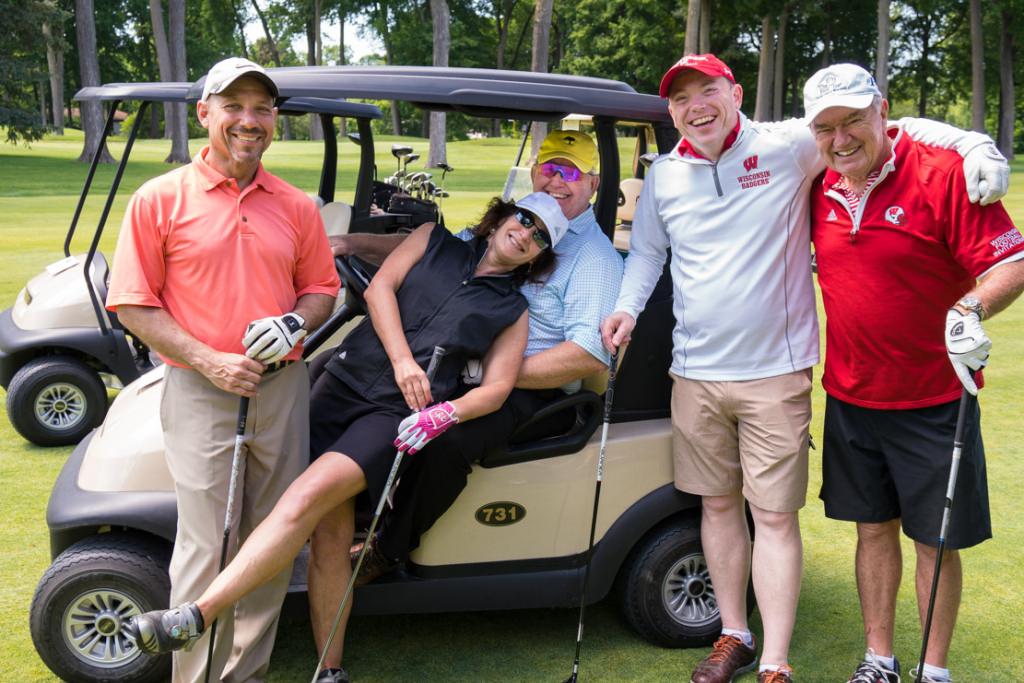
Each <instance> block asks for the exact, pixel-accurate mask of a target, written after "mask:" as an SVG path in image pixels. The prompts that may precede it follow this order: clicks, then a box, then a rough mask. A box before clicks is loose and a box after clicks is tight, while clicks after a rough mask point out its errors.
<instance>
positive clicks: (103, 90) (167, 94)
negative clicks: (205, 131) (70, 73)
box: [73, 81, 192, 102]
mask: <svg viewBox="0 0 1024 683" xmlns="http://www.w3.org/2000/svg"><path fill="white" fill-rule="evenodd" d="M191 87H192V83H190V82H188V81H177V82H169V83H162V82H155V83H105V84H103V85H91V86H86V87H84V88H82V89H81V90H79V91H78V92H76V93H75V96H74V98H73V99H75V100H78V101H87V100H99V101H110V100H145V101H147V102H185V101H186V99H187V96H188V93H189V89H190V88H191Z"/></svg>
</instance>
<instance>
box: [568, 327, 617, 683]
mask: <svg viewBox="0 0 1024 683" xmlns="http://www.w3.org/2000/svg"><path fill="white" fill-rule="evenodd" d="M620 350H621V347H619V348H617V349H615V352H614V353H612V362H611V364H610V365H609V367H608V389H607V390H605V392H604V420H603V422H602V423H601V448H600V449H599V450H598V452H597V481H596V482H595V484H594V512H593V514H591V517H590V544H589V545H588V546H587V563H586V566H585V567H584V569H583V586H582V588H581V590H580V621H579V625H578V626H577V628H576V658H575V659H574V660H573V662H572V675H571V676H569V677H568V678H567V679H565V682H564V683H576V677H577V676H578V675H579V672H580V649H581V648H582V646H583V609H584V607H585V606H586V604H587V583H588V582H589V581H590V560H591V558H592V557H593V556H594V533H595V531H596V530H597V504H598V501H600V500H601V479H602V478H603V477H604V449H605V446H607V445H608V423H609V422H611V419H612V398H613V396H614V395H615V375H616V374H617V373H618V369H619V351H620Z"/></svg>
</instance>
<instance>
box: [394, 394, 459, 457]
mask: <svg viewBox="0 0 1024 683" xmlns="http://www.w3.org/2000/svg"><path fill="white" fill-rule="evenodd" d="M458 421H459V416H458V415H456V414H455V406H453V405H452V404H451V403H449V402H448V401H445V402H444V403H435V404H434V405H432V406H430V407H429V408H424V409H423V410H421V411H419V412H418V413H413V414H412V415H410V416H409V417H407V418H405V419H404V420H402V421H401V423H399V425H398V436H397V437H396V438H395V448H397V449H398V450H399V451H400V452H403V453H404V452H405V451H409V455H414V454H415V453H416V452H417V451H419V450H420V449H422V448H423V447H424V446H426V445H427V444H428V443H430V442H431V441H433V440H434V439H436V438H437V437H438V436H440V435H441V434H443V433H444V432H445V431H446V430H447V429H448V428H449V427H451V426H452V425H454V424H455V423H456V422H458Z"/></svg>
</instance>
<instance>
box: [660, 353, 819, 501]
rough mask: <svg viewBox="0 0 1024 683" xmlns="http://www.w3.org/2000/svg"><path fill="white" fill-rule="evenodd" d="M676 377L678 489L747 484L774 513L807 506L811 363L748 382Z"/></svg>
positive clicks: (705, 491)
mask: <svg viewBox="0 0 1024 683" xmlns="http://www.w3.org/2000/svg"><path fill="white" fill-rule="evenodd" d="M672 379H673V385H672V428H673V429H672V449H673V453H674V456H675V480H676V482H675V483H676V488H678V489H679V490H680V491H686V492H688V493H694V494H697V495H700V496H724V495H729V494H733V493H735V492H737V491H742V493H743V496H744V497H745V498H746V499H747V500H748V501H750V502H751V503H752V504H754V505H756V506H757V507H759V508H761V509H763V510H768V511H771V512H795V511H796V510H799V509H800V508H802V507H803V506H804V504H805V502H806V501H807V446H808V427H809V425H810V421H811V369H810V368H808V369H806V370H800V371H797V372H791V373H788V374H785V375H779V376H777V377H767V378H765V379H756V380H748V381H742V382H705V381H700V380H690V379H684V378H682V377H677V376H675V375H672Z"/></svg>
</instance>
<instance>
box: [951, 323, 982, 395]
mask: <svg viewBox="0 0 1024 683" xmlns="http://www.w3.org/2000/svg"><path fill="white" fill-rule="evenodd" d="M991 348H992V341H991V340H989V338H988V336H987V335H986V334H985V330H984V329H982V327H981V319H980V318H978V314H977V313H975V312H973V311H972V312H970V313H961V312H960V311H959V310H958V309H956V308H951V309H949V311H948V312H947V313H946V353H947V354H948V355H949V362H950V363H952V364H953V370H955V371H956V376H957V377H959V378H960V383H961V384H963V385H964V388H965V389H967V391H969V392H970V393H971V394H973V395H975V396H977V395H978V386H977V385H976V384H975V383H974V379H973V378H972V377H971V370H981V369H982V368H983V367H985V365H987V364H988V351H989V349H991Z"/></svg>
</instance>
